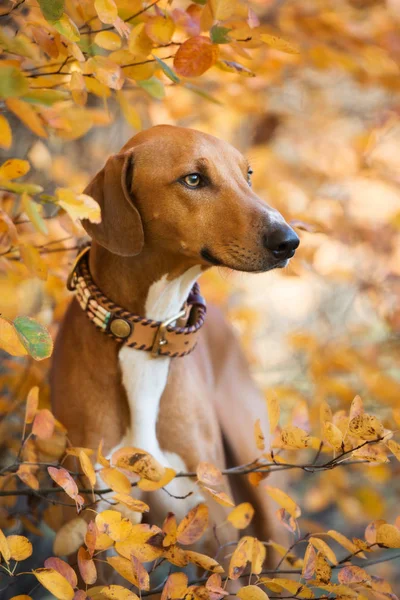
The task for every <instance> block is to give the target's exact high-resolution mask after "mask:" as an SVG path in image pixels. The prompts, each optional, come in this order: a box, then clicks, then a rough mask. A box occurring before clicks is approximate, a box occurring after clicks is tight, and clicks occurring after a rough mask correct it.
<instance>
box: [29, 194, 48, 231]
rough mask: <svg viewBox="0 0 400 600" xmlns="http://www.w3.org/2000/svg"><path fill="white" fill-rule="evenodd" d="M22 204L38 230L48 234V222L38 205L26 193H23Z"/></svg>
mask: <svg viewBox="0 0 400 600" xmlns="http://www.w3.org/2000/svg"><path fill="white" fill-rule="evenodd" d="M22 206H23V209H24V211H25V212H26V214H27V216H28V217H29V220H30V221H31V223H32V224H33V226H34V227H35V229H36V231H39V233H43V234H44V235H47V234H48V233H49V230H48V229H47V225H46V222H45V221H44V220H43V217H42V215H41V214H40V212H39V208H38V205H37V203H36V202H34V201H33V200H32V199H31V198H30V196H28V194H26V193H25V194H22Z"/></svg>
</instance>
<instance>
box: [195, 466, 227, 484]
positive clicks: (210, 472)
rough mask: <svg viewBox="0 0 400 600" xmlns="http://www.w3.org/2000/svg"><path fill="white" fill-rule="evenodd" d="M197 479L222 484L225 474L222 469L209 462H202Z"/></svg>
mask: <svg viewBox="0 0 400 600" xmlns="http://www.w3.org/2000/svg"><path fill="white" fill-rule="evenodd" d="M196 475H197V479H198V480H199V481H201V483H204V484H205V485H221V484H222V482H223V476H222V473H221V471H220V470H219V469H218V467H216V466H215V465H213V464H212V463H208V462H200V463H199V465H198V467H197V469H196Z"/></svg>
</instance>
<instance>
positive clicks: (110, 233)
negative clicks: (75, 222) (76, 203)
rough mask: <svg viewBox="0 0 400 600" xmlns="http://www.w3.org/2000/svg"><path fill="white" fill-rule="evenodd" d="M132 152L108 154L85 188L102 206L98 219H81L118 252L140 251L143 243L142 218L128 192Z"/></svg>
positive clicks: (132, 253) (94, 235)
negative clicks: (108, 156) (99, 221)
mask: <svg viewBox="0 0 400 600" xmlns="http://www.w3.org/2000/svg"><path fill="white" fill-rule="evenodd" d="M133 160H134V158H133V152H132V150H129V151H127V152H124V153H121V154H115V155H114V156H111V157H110V158H109V159H108V161H107V162H106V164H105V166H104V167H103V169H102V170H101V171H100V172H99V173H97V175H96V176H95V178H94V179H92V181H91V182H90V183H89V185H88V186H87V188H86V189H85V192H84V193H85V194H88V195H89V196H91V197H92V198H94V199H95V200H96V202H97V203H98V204H99V206H100V208H101V223H91V222H90V221H88V220H87V219H82V225H83V227H84V228H85V230H86V231H87V233H88V234H89V235H90V236H91V237H92V238H93V239H94V240H95V241H96V242H98V243H99V244H100V245H101V246H104V248H107V250H109V251H110V252H113V253H114V254H119V255H120V256H135V255H136V254H139V253H140V252H141V250H142V248H143V244H144V233H143V226H142V221H141V218H140V215H139V212H138V210H137V208H136V207H135V205H134V198H133V196H132V193H131V191H130V190H131V188H132V177H133V167H134V164H133Z"/></svg>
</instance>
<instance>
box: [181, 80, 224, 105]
mask: <svg viewBox="0 0 400 600" xmlns="http://www.w3.org/2000/svg"><path fill="white" fill-rule="evenodd" d="M184 87H185V88H187V89H188V90H190V91H191V92H194V93H195V94H198V95H199V96H201V97H202V98H205V99H206V100H208V101H209V102H212V103H213V104H219V105H220V106H222V104H223V103H222V102H221V101H220V100H217V98H214V96H211V94H209V93H208V92H205V91H204V90H202V89H201V88H199V87H197V85H193V83H185V84H184Z"/></svg>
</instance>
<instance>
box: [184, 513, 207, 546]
mask: <svg viewBox="0 0 400 600" xmlns="http://www.w3.org/2000/svg"><path fill="white" fill-rule="evenodd" d="M207 527H208V507H207V505H206V504H198V505H197V506H195V507H194V508H192V510H190V511H189V512H188V514H187V515H186V516H185V517H184V518H183V519H182V521H181V522H180V523H179V525H178V528H177V531H176V535H177V540H178V542H179V543H180V544H184V545H186V544H194V542H197V540H199V539H200V538H201V537H202V535H203V534H204V532H205V531H206V529H207Z"/></svg>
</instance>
